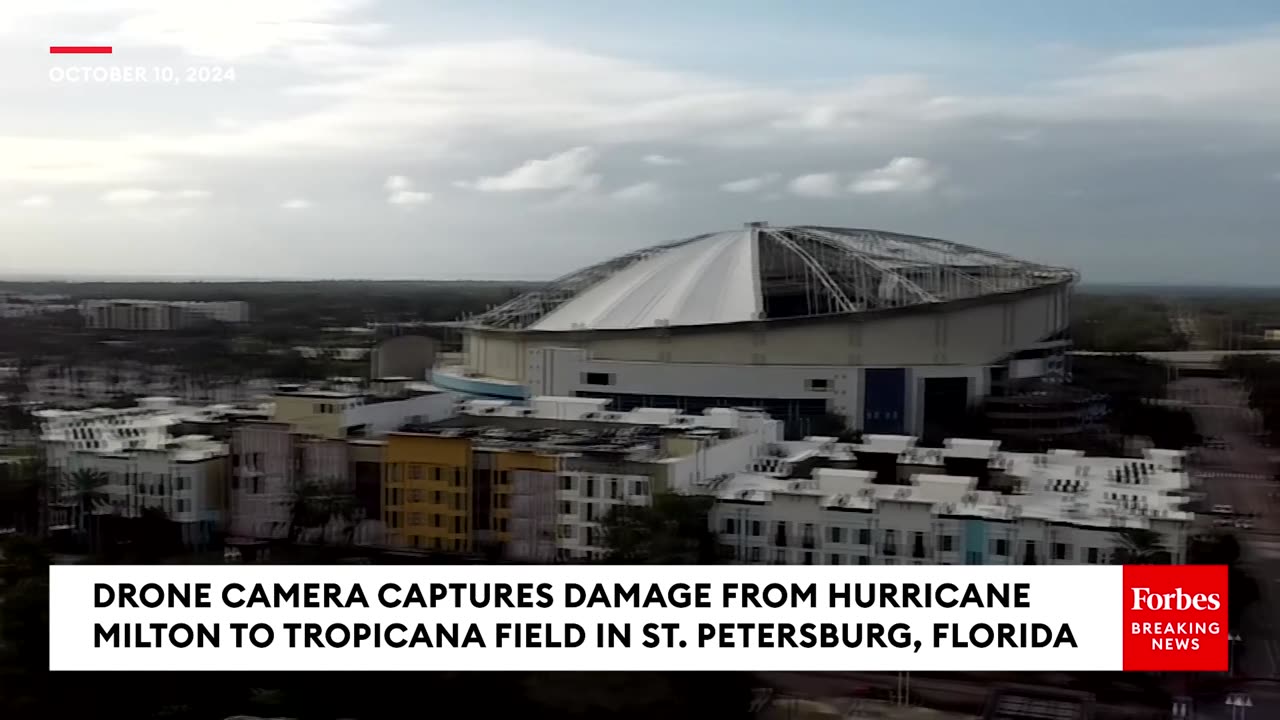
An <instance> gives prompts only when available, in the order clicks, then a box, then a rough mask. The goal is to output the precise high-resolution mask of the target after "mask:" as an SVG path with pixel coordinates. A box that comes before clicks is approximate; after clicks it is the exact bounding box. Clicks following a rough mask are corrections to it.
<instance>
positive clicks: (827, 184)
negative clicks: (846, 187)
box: [787, 172, 840, 198]
mask: <svg viewBox="0 0 1280 720" xmlns="http://www.w3.org/2000/svg"><path fill="white" fill-rule="evenodd" d="M787 189H788V190H790V191H791V193H792V194H793V195H800V196H801V197H813V198H829V197H835V196H836V195H839V194H840V176H839V175H837V174H836V173H830V172H827V173H812V174H810V175H801V176H800V177H797V178H794V179H792V180H791V182H790V183H788V184H787Z"/></svg>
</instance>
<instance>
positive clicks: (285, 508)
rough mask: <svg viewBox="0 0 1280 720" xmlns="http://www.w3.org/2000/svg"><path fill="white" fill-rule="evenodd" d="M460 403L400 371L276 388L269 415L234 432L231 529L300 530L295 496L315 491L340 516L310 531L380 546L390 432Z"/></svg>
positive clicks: (241, 533)
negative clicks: (361, 381)
mask: <svg viewBox="0 0 1280 720" xmlns="http://www.w3.org/2000/svg"><path fill="white" fill-rule="evenodd" d="M455 404H456V399H455V397H454V396H453V395H452V394H450V393H445V392H441V391H439V390H436V389H435V388H432V387H430V386H428V385H425V384H423V383H413V382H399V381H397V380H395V379H387V380H381V381H375V382H373V383H371V384H369V386H368V387H367V388H365V389H363V390H357V389H355V388H353V387H348V388H345V389H333V386H331V385H330V386H323V387H308V386H300V385H284V386H279V387H277V389H276V392H275V393H274V395H273V396H272V404H271V407H272V412H271V416H270V420H269V421H267V422H244V423H240V424H239V425H237V426H236V427H235V428H234V429H233V430H232V433H231V447H232V465H233V478H232V481H231V500H230V533H231V535H232V536H233V537H236V538H240V539H252V540H281V539H285V538H288V537H289V536H290V533H291V532H293V531H294V530H295V528H294V527H293V524H294V518H295V514H296V513H295V503H296V501H297V499H298V497H299V496H300V495H307V494H310V495H315V496H318V497H320V498H322V499H329V500H333V501H334V502H332V503H330V504H331V505H332V506H333V507H332V508H330V510H331V511H332V512H334V513H337V514H340V515H341V517H333V518H331V521H330V522H329V523H327V524H326V525H324V526H323V527H319V528H308V529H306V530H307V532H308V533H309V535H308V538H309V539H312V540H315V541H325V542H330V541H336V540H338V539H339V537H338V536H343V538H345V539H348V540H351V541H353V542H357V543H361V544H374V545H376V544H382V543H383V542H384V541H385V539H384V529H383V525H382V517H383V513H382V502H381V497H382V482H383V479H382V475H383V457H384V453H385V449H384V448H385V447H386V444H387V443H386V440H385V439H384V438H385V436H386V434H387V433H389V432H391V431H394V430H397V429H399V428H400V427H402V426H404V425H405V424H410V423H429V422H435V421H439V420H443V419H446V418H448V417H450V416H451V415H452V414H453V412H454V407H455ZM303 488H305V489H306V490H305V492H302V493H300V492H299V491H300V490H301V489H303ZM339 500H340V502H339ZM312 535H314V537H311V536H312Z"/></svg>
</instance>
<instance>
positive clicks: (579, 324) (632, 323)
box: [530, 230, 760, 330]
mask: <svg viewBox="0 0 1280 720" xmlns="http://www.w3.org/2000/svg"><path fill="white" fill-rule="evenodd" d="M754 268H755V239H754V237H753V235H752V233H751V232H750V231H747V230H736V231H731V232H722V233H715V234H713V235H708V236H706V237H703V238H700V239H698V240H695V241H693V242H690V243H686V244H684V245H680V246H677V247H674V248H672V249H670V250H667V251H666V252H662V253H657V254H654V255H651V256H649V257H648V258H645V259H644V260H641V261H639V262H636V263H633V264H631V265H629V266H627V267H626V268H624V269H623V270H621V271H620V272H617V273H615V274H613V275H611V276H609V277H607V278H605V279H604V280H603V281H602V282H600V283H597V284H596V285H594V286H593V287H591V288H589V289H587V290H586V291H584V292H582V293H581V294H579V295H578V296H577V297H575V298H573V299H572V300H569V301H568V302H566V303H564V304H563V305H561V306H560V307H558V308H556V309H555V310H553V311H552V312H550V313H548V314H547V315H546V316H544V317H543V318H542V319H541V320H539V321H538V322H536V323H534V324H533V325H532V326H531V327H530V329H532V330H625V329H630V328H637V327H655V326H662V325H664V324H666V325H710V324H716V323H732V322H745V321H748V320H755V319H757V318H758V316H759V312H760V293H759V291H758V290H757V281H756V272H755V269H754Z"/></svg>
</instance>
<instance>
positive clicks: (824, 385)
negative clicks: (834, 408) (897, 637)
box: [804, 378, 831, 392]
mask: <svg viewBox="0 0 1280 720" xmlns="http://www.w3.org/2000/svg"><path fill="white" fill-rule="evenodd" d="M804 384H805V387H806V388H807V389H808V390H809V391H810V392H826V391H827V390H830V389H831V381H830V380H828V379H826V378H809V379H808V380H805V381H804Z"/></svg>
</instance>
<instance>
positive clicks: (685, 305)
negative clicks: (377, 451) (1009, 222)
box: [432, 222, 1077, 435]
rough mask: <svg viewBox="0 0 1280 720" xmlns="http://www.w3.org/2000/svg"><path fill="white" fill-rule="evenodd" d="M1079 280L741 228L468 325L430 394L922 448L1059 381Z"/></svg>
mask: <svg viewBox="0 0 1280 720" xmlns="http://www.w3.org/2000/svg"><path fill="white" fill-rule="evenodd" d="M1076 279H1077V275H1076V273H1075V272H1074V271H1072V270H1068V269H1064V268H1059V267H1051V266H1047V265H1041V264H1037V263H1032V262H1027V261H1024V260H1019V259H1016V258H1013V257H1009V256H1007V255H1002V254H999V253H994V252H989V251H986V250H981V249H978V248H974V247H969V246H966V245H961V244H958V243H954V242H949V241H945V240H937V239H932V238H924V237H914V236H908V235H902V234H897V233H891V232H882V231H878V230H860V229H848V228H834V227H819V226H789V227H780V226H770V225H769V224H768V223H762V222H756V223H748V224H747V225H746V226H745V227H743V228H742V229H740V230H731V231H724V232H714V233H709V234H705V235H698V236H695V237H691V238H687V239H684V240H679V241H676V242H670V243H666V244H663V245H657V246H654V247H650V248H646V249H643V250H639V251H636V252H632V253H630V254H627V255H624V256H621V257H617V258H614V259H611V260H607V261H605V262H602V263H598V264H596V265H592V266H590V267H587V268H584V269H581V270H578V271H576V272H573V273H570V274H569V275H566V276H564V277H561V278H560V279H558V280H556V281H554V282H551V283H549V284H548V285H546V286H544V287H542V288H540V289H538V290H535V291H532V292H529V293H526V294H524V295H521V296H519V297H517V298H515V299H514V300H512V301H510V302H508V303H505V304H503V305H501V306H498V307H495V308H492V309H490V310H488V311H487V312H485V313H483V314H480V315H478V316H474V317H471V318H468V319H467V320H465V321H464V322H463V323H461V326H462V334H463V353H462V356H461V359H460V360H459V361H457V362H456V363H455V364H452V365H448V366H442V367H437V368H435V370H434V371H433V373H432V382H433V383H434V384H435V385H437V386H439V387H441V388H443V389H447V390H452V391H455V392H460V393H464V394H466V395H470V396H476V397H492V398H503V399H512V398H515V399H520V398H526V397H530V396H535V395H555V396H578V397H595V398H608V399H610V400H612V401H613V402H612V403H611V405H610V407H611V409H613V410H618V411H625V410H629V409H633V408H637V407H673V408H680V409H683V410H686V411H690V412H698V411H700V410H702V409H704V408H706V407H717V406H728V407H754V408H762V409H765V410H767V411H768V412H769V413H770V414H772V415H773V416H774V417H778V418H780V419H783V420H784V421H785V422H786V423H787V427H788V431H789V433H790V434H806V433H810V432H814V431H817V430H819V429H822V428H825V427H829V426H830V425H831V421H832V419H833V418H832V416H835V417H836V418H839V419H840V420H841V421H842V422H843V423H844V426H845V427H847V428H851V429H855V430H861V431H863V432H868V433H889V434H898V433H906V434H917V435H927V434H929V433H928V431H929V430H930V429H933V428H941V427H943V426H946V425H954V424H955V423H956V422H963V418H964V417H965V416H966V413H967V412H968V409H969V407H970V406H971V405H972V404H973V403H975V402H976V401H977V400H979V399H980V398H982V397H983V396H984V395H986V394H987V393H988V392H989V390H990V388H991V387H992V386H993V384H994V385H1003V384H1004V383H1005V382H1007V381H1010V380H1014V379H1020V378H1026V379H1030V378H1043V379H1047V380H1053V379H1055V378H1059V377H1061V376H1062V374H1063V372H1064V368H1065V360H1064V356H1065V352H1066V350H1067V347H1068V345H1069V339H1068V337H1067V325H1068V317H1069V313H1070V300H1071V289H1072V286H1073V285H1074V283H1075V281H1076Z"/></svg>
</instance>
